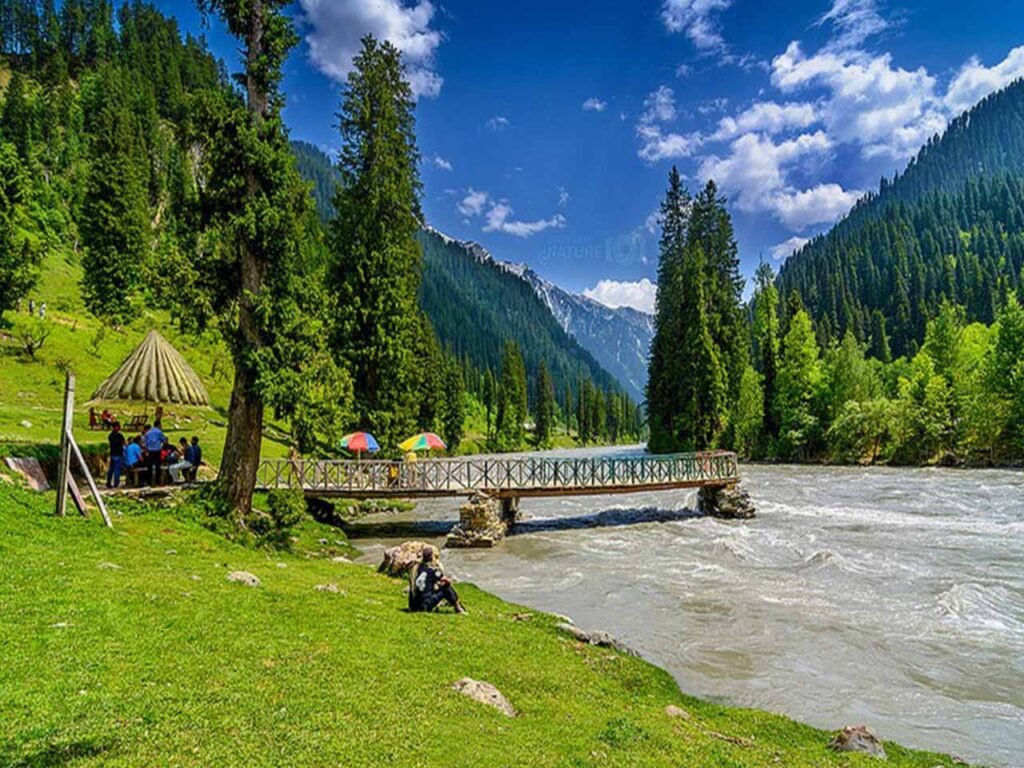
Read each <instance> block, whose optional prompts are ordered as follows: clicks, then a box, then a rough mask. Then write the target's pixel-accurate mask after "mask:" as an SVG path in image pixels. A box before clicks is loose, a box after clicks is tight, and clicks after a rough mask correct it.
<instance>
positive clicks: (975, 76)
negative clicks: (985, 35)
mask: <svg viewBox="0 0 1024 768" xmlns="http://www.w3.org/2000/svg"><path fill="white" fill-rule="evenodd" d="M1020 77H1024V46H1018V47H1016V48H1014V49H1013V50H1011V51H1010V52H1009V53H1008V54H1007V56H1006V58H1005V59H1003V60H1002V61H1001V62H999V63H998V64H996V65H995V66H994V67H986V66H984V65H983V64H982V63H981V61H980V60H979V59H978V57H977V56H972V57H971V58H970V59H968V60H967V61H966V62H964V65H963V66H962V67H961V68H960V71H959V72H957V74H956V77H954V78H953V81H952V82H951V83H950V84H949V89H948V90H947V91H946V98H945V104H946V106H947V107H948V108H949V109H950V110H952V111H953V112H962V111H964V110H965V109H968V108H970V107H971V106H973V105H974V104H977V103H978V102H979V101H981V99H983V98H984V97H985V96H987V95H988V94H990V93H992V92H993V91H998V90H999V89H1000V88H1004V87H1006V86H1007V85H1009V84H1010V83H1011V82H1013V81H1014V80H1016V79H1017V78H1020Z"/></svg>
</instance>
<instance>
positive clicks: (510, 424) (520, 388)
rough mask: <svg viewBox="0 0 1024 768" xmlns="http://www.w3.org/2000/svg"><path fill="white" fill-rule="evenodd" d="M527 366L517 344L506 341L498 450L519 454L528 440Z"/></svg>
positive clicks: (496, 434)
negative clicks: (526, 424) (526, 435)
mask: <svg viewBox="0 0 1024 768" xmlns="http://www.w3.org/2000/svg"><path fill="white" fill-rule="evenodd" d="M528 415H529V414H528V413H527V391H526V367H525V366H524V365H523V357H522V355H521V354H520V353H519V346H518V345H517V344H516V343H515V342H514V341H511V340H510V341H507V342H505V351H504V354H503V356H502V363H501V384H500V385H499V387H498V407H497V417H496V419H495V427H494V432H495V437H494V442H495V447H496V448H497V450H499V451H518V450H519V449H520V448H522V446H523V440H524V438H525V429H524V424H525V423H526V419H527V416H528Z"/></svg>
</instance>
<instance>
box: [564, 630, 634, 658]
mask: <svg viewBox="0 0 1024 768" xmlns="http://www.w3.org/2000/svg"><path fill="white" fill-rule="evenodd" d="M555 629H557V630H558V631H559V632H564V633H565V634H567V635H571V636H572V637H573V638H575V639H576V640H578V641H579V642H581V643H586V644H587V645H594V646H597V647H599V648H611V649H612V650H615V651H620V652H621V653H628V654H629V655H630V656H636V655H637V654H636V652H635V651H634V650H633V649H632V648H629V647H627V646H625V645H623V644H622V643H620V642H619V641H618V640H616V639H615V638H614V637H612V636H611V635H610V634H608V633H607V632H602V631H600V630H595V631H589V632H588V631H587V630H585V629H581V628H580V627H577V626H576V625H575V624H567V623H565V622H562V623H561V624H556V625H555Z"/></svg>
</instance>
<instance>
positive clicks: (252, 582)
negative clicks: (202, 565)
mask: <svg viewBox="0 0 1024 768" xmlns="http://www.w3.org/2000/svg"><path fill="white" fill-rule="evenodd" d="M228 581H232V582H234V583H235V584H244V585H245V586H247V587H258V586H259V585H260V580H259V577H258V576H256V575H255V574H253V573H249V572H248V571H232V572H231V573H229V574H228Z"/></svg>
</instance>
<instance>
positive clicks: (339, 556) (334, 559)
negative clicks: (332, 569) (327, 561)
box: [331, 555, 352, 563]
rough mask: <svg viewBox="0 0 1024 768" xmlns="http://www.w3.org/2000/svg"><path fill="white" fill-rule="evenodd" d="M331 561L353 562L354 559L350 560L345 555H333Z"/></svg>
mask: <svg viewBox="0 0 1024 768" xmlns="http://www.w3.org/2000/svg"><path fill="white" fill-rule="evenodd" d="M331 562H332V563H351V562H352V561H351V560H349V559H348V558H347V557H345V556H344V555H338V556H337V557H332V558H331Z"/></svg>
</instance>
